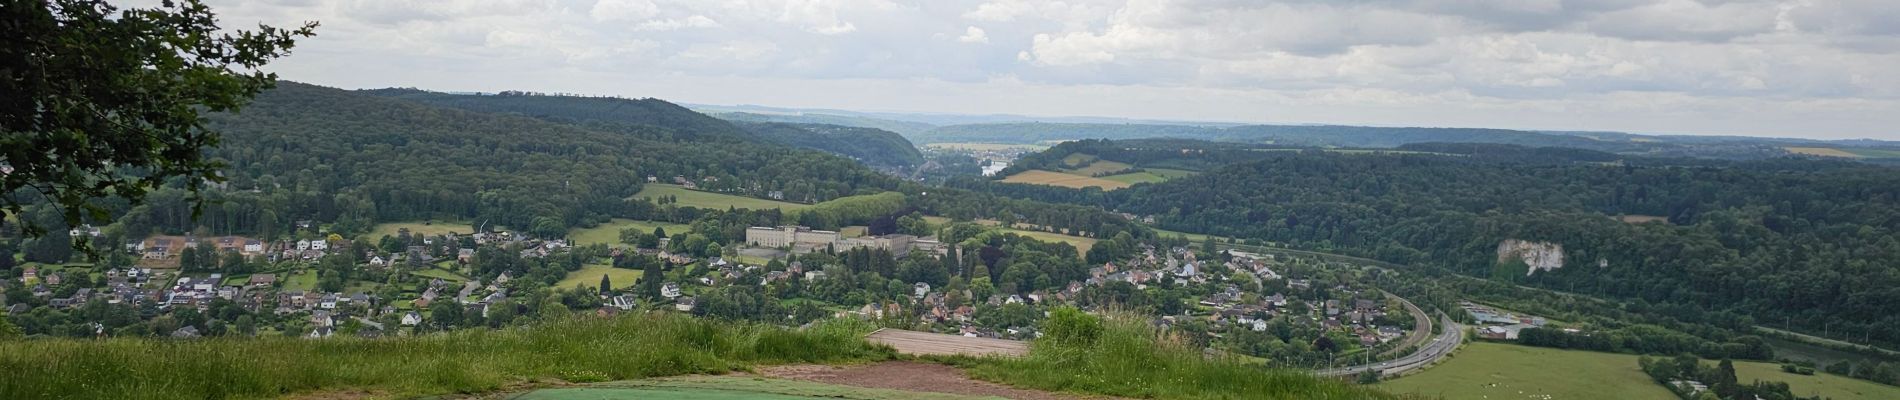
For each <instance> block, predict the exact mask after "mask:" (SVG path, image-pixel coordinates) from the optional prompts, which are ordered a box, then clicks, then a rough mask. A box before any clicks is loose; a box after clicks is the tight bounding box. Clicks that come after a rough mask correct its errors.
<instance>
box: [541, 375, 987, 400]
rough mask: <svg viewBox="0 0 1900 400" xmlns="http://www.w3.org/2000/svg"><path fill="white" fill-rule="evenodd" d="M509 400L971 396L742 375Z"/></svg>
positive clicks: (547, 392) (932, 399)
mask: <svg viewBox="0 0 1900 400" xmlns="http://www.w3.org/2000/svg"><path fill="white" fill-rule="evenodd" d="M509 398H510V399H515V400H596V399H680V400H687V399H695V400H696V399H704V400H779V399H853V400H912V399H916V400H974V399H994V397H971V396H959V395H952V394H942V393H928V392H911V391H903V390H890V389H869V388H860V387H851V386H839V385H830V384H823V383H815V382H805V381H794V380H785V379H770V378H758V377H743V376H683V377H674V378H659V379H647V380H638V381H625V382H607V383H601V384H595V385H588V386H585V387H578V388H559V389H541V390H536V391H533V392H528V393H525V394H522V395H520V396H517V397H509Z"/></svg>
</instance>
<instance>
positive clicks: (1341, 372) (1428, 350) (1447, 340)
mask: <svg viewBox="0 0 1900 400" xmlns="http://www.w3.org/2000/svg"><path fill="white" fill-rule="evenodd" d="M1439 323H1441V324H1444V325H1445V329H1444V330H1443V331H1441V332H1440V333H1439V334H1438V337H1435V338H1432V341H1431V342H1430V343H1426V344H1425V346H1423V347H1419V348H1418V351H1415V352H1412V354H1410V355H1406V356H1405V357H1399V358H1398V359H1394V360H1390V361H1381V362H1377V363H1372V364H1365V365H1354V366H1350V367H1342V368H1333V369H1323V370H1319V371H1314V374H1316V375H1319V376H1349V375H1357V374H1359V373H1361V372H1365V371H1379V374H1380V375H1397V374H1400V373H1404V372H1406V371H1411V370H1414V369H1419V368H1423V367H1425V366H1427V365H1431V363H1432V362H1434V361H1438V359H1440V358H1444V357H1445V355H1446V354H1451V351H1452V349H1456V348H1458V345H1459V344H1460V343H1461V342H1463V341H1464V340H1465V335H1464V326H1462V325H1458V323H1457V322H1453V321H1452V320H1451V317H1449V316H1442V315H1441V316H1440V317H1439Z"/></svg>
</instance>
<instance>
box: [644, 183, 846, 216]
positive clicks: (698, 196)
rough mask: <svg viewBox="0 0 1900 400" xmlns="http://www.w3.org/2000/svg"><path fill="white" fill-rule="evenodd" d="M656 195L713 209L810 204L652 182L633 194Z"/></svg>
mask: <svg viewBox="0 0 1900 400" xmlns="http://www.w3.org/2000/svg"><path fill="white" fill-rule="evenodd" d="M658 196H673V197H677V198H679V205H682V206H693V207H698V208H715V209H720V210H724V209H727V208H747V209H753V210H768V209H774V208H776V209H780V210H785V211H791V210H798V209H803V208H806V207H811V205H809V204H799V203H790V202H783V201H773V200H766V199H759V198H752V197H745V196H733V195H729V194H719V193H712V192H702V191H698V190H690V189H687V188H686V187H684V186H680V185H665V184H654V183H649V184H647V185H646V187H644V188H642V189H640V192H639V193H634V194H633V197H634V198H652V197H658Z"/></svg>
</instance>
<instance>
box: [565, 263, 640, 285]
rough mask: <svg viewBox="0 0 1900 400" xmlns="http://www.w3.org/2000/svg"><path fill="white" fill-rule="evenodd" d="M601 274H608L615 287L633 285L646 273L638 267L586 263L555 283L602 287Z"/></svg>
mask: <svg viewBox="0 0 1900 400" xmlns="http://www.w3.org/2000/svg"><path fill="white" fill-rule="evenodd" d="M601 275H607V279H609V280H612V281H613V285H614V287H615V288H624V287H629V286H633V283H634V282H639V281H640V276H642V275H645V274H644V273H643V272H642V271H640V270H637V269H626V268H614V267H612V266H608V265H585V266H581V269H578V270H574V272H569V273H567V277H566V278H564V279H561V282H559V283H555V284H554V287H557V288H571V287H574V286H575V285H580V286H583V287H587V288H591V289H600V276H601Z"/></svg>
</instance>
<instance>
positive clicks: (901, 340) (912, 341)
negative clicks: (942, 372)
mask: <svg viewBox="0 0 1900 400" xmlns="http://www.w3.org/2000/svg"><path fill="white" fill-rule="evenodd" d="M864 340H868V341H870V342H872V343H880V344H884V345H887V346H891V348H894V349H897V352H898V353H903V354H910V355H919V356H926V355H929V356H947V355H965V356H972V357H982V356H987V355H1003V356H1022V355H1026V354H1029V343H1028V342H1022V341H1015V340H1003V339H988V338H973V337H963V336H957V335H945V334H941V333H929V332H917V331H907V330H902V329H879V330H877V332H871V334H870V335H867V336H865V337H864Z"/></svg>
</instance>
